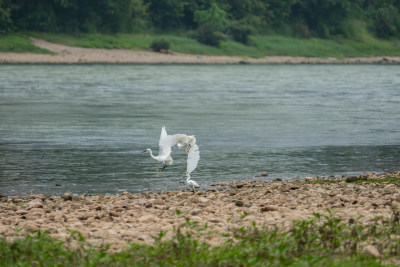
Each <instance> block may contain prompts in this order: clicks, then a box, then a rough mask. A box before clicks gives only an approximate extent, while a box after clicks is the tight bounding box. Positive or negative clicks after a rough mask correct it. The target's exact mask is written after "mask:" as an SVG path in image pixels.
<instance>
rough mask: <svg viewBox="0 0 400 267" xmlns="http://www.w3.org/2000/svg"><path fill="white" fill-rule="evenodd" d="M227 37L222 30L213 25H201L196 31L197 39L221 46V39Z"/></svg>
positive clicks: (207, 43) (200, 41)
mask: <svg viewBox="0 0 400 267" xmlns="http://www.w3.org/2000/svg"><path fill="white" fill-rule="evenodd" d="M225 39H226V35H225V34H223V33H222V32H219V31H216V30H215V29H214V27H213V26H211V25H209V24H203V25H201V26H199V28H198V29H197V33H196V40H197V41H198V42H199V43H202V44H205V45H210V46H215V47H220V43H221V41H223V40H225Z"/></svg>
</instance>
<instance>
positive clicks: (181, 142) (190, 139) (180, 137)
mask: <svg viewBox="0 0 400 267" xmlns="http://www.w3.org/2000/svg"><path fill="white" fill-rule="evenodd" d="M171 138H172V142H173V143H174V145H175V144H177V145H178V147H179V148H182V147H185V148H186V153H189V150H190V148H191V147H192V146H193V145H194V144H196V137H194V135H186V134H174V135H172V137H171Z"/></svg>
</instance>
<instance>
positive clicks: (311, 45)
mask: <svg viewBox="0 0 400 267" xmlns="http://www.w3.org/2000/svg"><path fill="white" fill-rule="evenodd" d="M358 28H359V27H358ZM358 28H357V29H358ZM28 36H34V37H37V38H42V39H45V40H47V41H50V42H55V43H62V44H66V45H71V46H80V47H86V48H106V49H111V48H123V49H132V50H148V49H149V47H150V44H151V43H152V42H153V41H154V40H156V39H161V38H164V39H165V40H167V41H168V42H169V43H170V48H171V50H173V51H175V52H180V53H186V54H202V55H225V56H241V57H254V58H259V57H264V56H266V55H281V56H293V57H298V56H304V57H321V58H326V57H336V58H344V57H364V56H365V57H368V56H400V42H399V41H384V40H379V39H376V38H374V37H373V36H371V35H369V34H368V33H367V32H365V31H360V33H359V35H357V37H356V38H354V39H352V40H350V39H343V38H336V39H317V38H311V39H296V38H291V37H284V36H251V37H250V41H249V45H243V44H241V43H238V42H234V41H230V40H227V41H223V42H221V46H220V47H219V48H217V47H212V46H207V45H203V44H200V43H198V42H197V41H196V40H194V39H192V38H189V37H187V36H185V35H182V34H177V35H171V34H114V35H103V34H80V35H79V36H73V35H66V34H49V33H24V34H10V35H1V36H0V51H7V52H34V53H46V52H47V51H46V50H43V49H39V48H36V47H35V46H33V45H32V44H31V43H30V41H29V38H28Z"/></svg>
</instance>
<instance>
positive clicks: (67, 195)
mask: <svg viewBox="0 0 400 267" xmlns="http://www.w3.org/2000/svg"><path fill="white" fill-rule="evenodd" d="M61 198H62V199H63V200H64V201H68V200H72V195H71V194H70V193H64V195H62V196H61Z"/></svg>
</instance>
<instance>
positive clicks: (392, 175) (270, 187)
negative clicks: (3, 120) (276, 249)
mask: <svg viewBox="0 0 400 267" xmlns="http://www.w3.org/2000/svg"><path fill="white" fill-rule="evenodd" d="M399 189H400V171H396V172H385V173H379V174H376V173H371V172H369V173H366V174H362V175H360V176H347V177H330V178H325V179H322V178H316V177H306V178H301V179H293V180H279V179H276V180H274V181H268V182H267V181H262V180H252V181H250V180H245V181H240V182H218V183H214V184H212V186H211V188H208V189H204V190H200V191H196V193H194V194H193V193H192V192H188V191H169V192H165V193H136V194H131V193H129V192H123V193H121V194H115V195H94V196H87V195H71V194H70V193H65V194H64V195H62V196H49V195H43V194H38V195H30V196H26V197H22V196H13V197H5V196H0V215H1V216H0V237H4V238H6V240H9V241H10V240H14V239H15V238H18V237H22V236H25V235H27V234H29V233H32V232H34V231H38V230H43V231H44V230H47V231H49V235H50V236H52V237H54V238H57V239H60V240H66V239H67V238H68V237H69V236H70V232H69V230H68V229H71V230H76V231H79V232H80V233H81V234H82V235H83V236H84V237H85V239H86V240H87V241H88V242H89V243H91V244H93V245H95V246H96V245H101V244H104V242H106V243H110V244H112V245H111V249H113V250H115V251H120V250H122V249H124V248H125V247H126V246H128V245H129V243H139V244H140V243H142V244H143V243H144V244H153V243H154V239H153V237H154V236H157V235H158V234H159V233H160V231H166V232H167V234H166V238H169V237H171V235H172V234H173V229H176V228H177V227H179V226H180V225H182V224H184V223H185V222H186V220H187V219H190V220H191V221H196V222H198V223H199V225H205V224H207V225H208V230H209V231H210V233H211V234H210V235H207V240H205V241H207V242H208V243H210V244H211V245H218V244H221V242H223V241H224V237H223V236H222V235H221V233H229V232H231V231H232V230H233V229H239V228H241V227H251V225H252V223H253V222H256V223H257V225H258V226H267V227H275V226H276V227H278V228H279V229H281V230H282V231H285V230H288V229H290V226H291V224H292V221H293V220H306V219H310V218H312V216H313V215H312V214H313V213H321V214H326V212H327V210H328V209H329V210H331V211H333V212H334V213H335V216H337V217H339V218H341V219H342V220H343V221H344V222H347V221H349V222H350V221H354V220H355V219H357V220H358V221H359V222H360V223H361V224H369V223H373V222H374V219H375V218H376V216H381V217H382V218H384V219H389V218H390V217H391V216H392V214H393V209H392V207H398V208H400V190H399ZM358 218H359V219H358Z"/></svg>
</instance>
